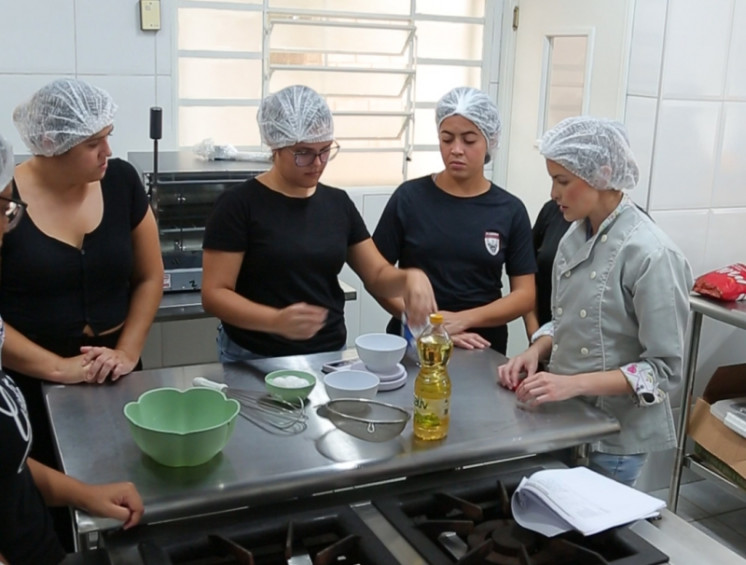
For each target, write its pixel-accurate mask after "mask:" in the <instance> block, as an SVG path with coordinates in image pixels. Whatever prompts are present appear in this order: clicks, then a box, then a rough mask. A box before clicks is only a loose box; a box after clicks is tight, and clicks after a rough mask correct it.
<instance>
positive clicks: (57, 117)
mask: <svg viewBox="0 0 746 565" xmlns="http://www.w3.org/2000/svg"><path fill="white" fill-rule="evenodd" d="M116 110H117V105H116V104H114V101H113V100H112V99H111V96H109V94H108V93H107V92H106V91H105V90H102V89H100V88H98V87H96V86H92V85H90V84H88V83H85V82H83V81H81V80H77V79H71V78H63V79H58V80H55V81H53V82H50V83H49V84H48V85H46V86H44V87H42V88H41V89H40V90H38V91H37V92H36V93H35V94H34V95H33V96H32V97H31V98H30V99H29V100H28V101H26V102H24V103H23V104H20V105H19V106H18V107H17V108H16V109H15V110H14V111H13V123H15V125H16V129H18V133H20V134H21V139H23V142H24V143H25V144H26V146H27V147H28V148H29V150H30V151H31V152H32V153H33V154H34V155H43V156H45V157H52V156H54V155H62V154H63V153H65V152H66V151H68V150H70V149H71V148H73V147H74V146H75V145H77V144H78V143H80V142H81V141H83V140H84V139H86V138H88V137H90V136H92V135H94V134H96V133H98V132H100V131H101V130H102V129H104V128H105V127H107V126H110V125H111V124H112V123H114V113H115V112H116Z"/></svg>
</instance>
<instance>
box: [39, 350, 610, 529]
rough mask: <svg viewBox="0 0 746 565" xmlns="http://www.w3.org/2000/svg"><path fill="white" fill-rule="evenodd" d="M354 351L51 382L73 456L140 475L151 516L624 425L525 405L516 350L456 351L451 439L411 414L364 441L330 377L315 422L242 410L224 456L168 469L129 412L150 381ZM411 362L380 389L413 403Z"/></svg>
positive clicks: (339, 483)
mask: <svg viewBox="0 0 746 565" xmlns="http://www.w3.org/2000/svg"><path fill="white" fill-rule="evenodd" d="M353 356H354V351H346V352H333V353H324V354H317V355H309V356H296V357H279V358H271V359H263V360H259V361H255V362H254V363H253V364H251V365H221V364H210V365H196V366H187V367H178V368H172V369H159V370H152V371H142V372H139V373H133V374H131V375H129V376H127V377H125V378H123V379H121V380H120V381H118V382H116V383H114V384H109V385H102V386H83V385H78V386H62V385H45V395H46V401H47V405H48V409H49V412H50V419H51V422H52V426H53V432H54V436H55V438H56V441H57V447H58V451H59V455H60V458H61V462H62V466H63V468H64V471H65V472H67V473H68V474H70V475H72V476H74V477H77V478H79V479H81V480H84V481H89V482H95V483H101V482H108V481H117V480H130V481H132V482H134V483H135V485H136V486H137V488H138V490H139V492H140V494H141V495H142V497H143V500H144V502H145V505H146V513H145V516H144V519H143V521H144V522H145V523H152V522H156V521H162V520H167V519H172V518H176V517H181V516H188V515H194V514H197V513H206V512H213V511H220V510H225V509H229V508H236V507H241V506H248V505H259V504H267V503H271V502H273V501H277V500H286V499H292V498H295V497H304V496H308V495H312V494H318V493H320V492H328V491H331V490H336V489H343V488H346V487H353V486H360V485H365V484H370V483H373V482H376V481H384V480H389V479H394V478H398V477H406V476H413V475H418V474H422V473H427V472H432V471H438V470H446V469H452V468H455V467H459V466H463V465H467V464H471V463H478V462H486V461H496V460H503V459H508V458H510V457H515V456H522V455H526V454H531V453H541V452H545V451H549V450H554V449H560V448H563V447H567V446H572V445H577V444H581V443H584V442H588V441H592V440H595V439H597V438H599V437H601V436H604V435H607V434H610V433H613V432H615V431H617V430H618V429H619V425H618V422H617V421H616V420H614V419H613V418H611V417H609V416H608V415H606V414H605V413H603V412H601V411H599V410H596V409H595V408H592V407H590V406H589V405H587V404H585V403H583V402H581V401H579V400H570V401H565V402H561V403H557V404H553V405H548V406H543V407H541V408H540V409H538V410H536V411H526V410H522V409H519V408H517V406H516V402H515V397H514V395H513V393H511V392H509V391H507V390H505V389H503V388H501V387H500V386H498V385H497V384H496V383H495V379H496V377H495V375H496V370H497V367H498V366H499V365H501V364H502V363H503V362H505V357H503V356H502V355H500V354H498V353H496V352H494V351H492V350H484V351H465V350H456V351H455V352H454V355H453V358H452V361H451V363H450V365H449V372H450V374H451V378H452V380H453V391H454V392H453V397H452V417H451V427H450V433H449V435H448V437H447V438H446V439H445V440H443V441H440V442H420V441H418V440H416V439H415V438H414V437H413V435H412V429H411V423H410V424H408V426H407V428H406V429H405V430H404V432H403V433H402V435H401V436H399V437H398V438H396V439H394V440H392V441H389V442H385V443H369V442H364V441H362V440H356V439H354V438H352V437H351V436H348V435H347V434H345V433H344V432H341V431H339V430H337V429H336V428H335V427H334V425H333V424H332V423H331V422H329V421H328V420H326V419H325V418H323V417H321V416H319V415H317V413H316V409H317V408H318V406H319V405H321V404H324V403H325V402H326V401H327V396H326V393H325V390H324V387H323V384H321V383H318V384H317V386H316V388H315V389H314V390H313V392H312V393H311V395H310V397H309V399H310V401H311V405H312V406H311V407H310V408H309V410H308V412H309V419H308V427H307V429H306V430H305V431H303V432H302V433H300V434H298V435H294V436H289V437H288V436H278V435H273V434H270V433H268V432H266V431H263V430H261V429H259V428H258V427H256V426H255V425H254V424H252V423H250V422H248V421H246V420H244V419H242V418H239V419H238V422H237V425H236V428H235V432H234V434H233V437H232V438H231V439H230V441H229V442H228V445H227V446H226V447H225V449H224V450H223V452H222V453H221V454H219V455H218V456H216V457H215V458H214V459H213V460H211V461H210V462H208V463H206V464H204V465H201V466H199V467H193V468H168V467H163V466H161V465H158V464H156V463H155V462H153V461H152V460H151V459H149V458H148V457H146V456H144V455H142V454H141V452H140V451H139V449H138V448H137V446H136V445H135V443H134V441H133V440H132V438H131V436H130V433H129V430H128V428H127V422H126V420H125V418H124V416H123V414H122V408H123V406H124V405H125V404H126V403H127V402H129V401H131V400H136V399H137V398H138V396H139V395H140V394H141V393H143V392H145V391H146V390H149V389H152V388H155V387H160V386H174V387H177V388H180V389H185V388H188V387H190V386H191V384H192V380H193V378H194V377H196V376H205V377H208V378H210V379H213V380H216V381H221V382H226V383H228V384H229V386H231V387H234V388H237V389H252V390H263V387H264V383H263V377H264V375H265V374H266V373H267V372H269V371H270V370H274V369H278V368H288V369H303V370H310V371H313V372H315V373H316V375H317V376H319V377H321V373H320V368H321V366H322V364H323V363H325V362H327V361H331V360H335V359H338V358H340V357H353ZM407 368H408V371H409V377H410V378H409V379H408V382H407V384H406V385H405V386H404V387H403V388H401V389H399V390H396V391H390V392H380V393H379V394H378V397H377V398H378V400H381V401H383V402H389V403H392V404H397V405H400V406H402V407H405V408H410V407H411V404H412V394H413V386H414V376H415V375H416V372H417V368H416V367H415V366H413V365H408V367H407ZM77 514H78V515H77V526H78V531H79V534H86V533H95V532H98V531H101V530H105V529H109V528H113V527H116V526H118V524H117V523H115V522H114V521H112V520H105V519H98V518H90V517H88V516H86V515H85V514H83V513H80V512H78V513H77Z"/></svg>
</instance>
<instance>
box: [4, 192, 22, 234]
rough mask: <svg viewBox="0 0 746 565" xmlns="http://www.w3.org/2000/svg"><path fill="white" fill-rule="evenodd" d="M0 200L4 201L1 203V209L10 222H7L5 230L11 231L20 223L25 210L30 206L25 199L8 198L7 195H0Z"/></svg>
mask: <svg viewBox="0 0 746 565" xmlns="http://www.w3.org/2000/svg"><path fill="white" fill-rule="evenodd" d="M0 201H2V203H3V204H2V205H0V210H2V212H3V214H5V218H6V219H7V220H8V223H7V224H5V231H6V232H9V231H10V230H12V229H13V228H14V227H16V226H17V225H18V222H20V221H21V216H23V211H24V210H25V209H26V208H27V207H28V204H26V203H25V202H24V201H23V200H18V199H16V198H7V197H5V196H0Z"/></svg>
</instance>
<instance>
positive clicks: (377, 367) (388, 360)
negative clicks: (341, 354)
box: [355, 334, 407, 373]
mask: <svg viewBox="0 0 746 565" xmlns="http://www.w3.org/2000/svg"><path fill="white" fill-rule="evenodd" d="M355 349H356V350H357V355H358V357H360V359H361V361H362V362H363V363H365V366H366V367H367V368H368V370H370V371H373V372H374V373H390V372H391V371H393V370H394V369H395V368H396V364H397V363H398V362H399V361H401V360H402V357H404V352H405V351H406V349H407V340H406V339H404V338H403V337H400V336H398V335H393V334H363V335H361V336H358V338H357V339H356V340H355Z"/></svg>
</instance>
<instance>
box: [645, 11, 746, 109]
mask: <svg viewBox="0 0 746 565" xmlns="http://www.w3.org/2000/svg"><path fill="white" fill-rule="evenodd" d="M639 3H640V2H638V4H639ZM668 10H669V13H668V22H667V24H668V25H667V28H666V42H665V47H664V59H663V88H662V94H663V96H664V97H683V98H692V97H703V98H705V97H706V98H713V97H718V96H721V95H722V93H723V89H724V85H725V72H726V68H727V62H728V59H727V56H728V46H729V40H730V30H731V16H732V13H733V0H708V1H707V2H702V1H701V0H669V3H668Z"/></svg>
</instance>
